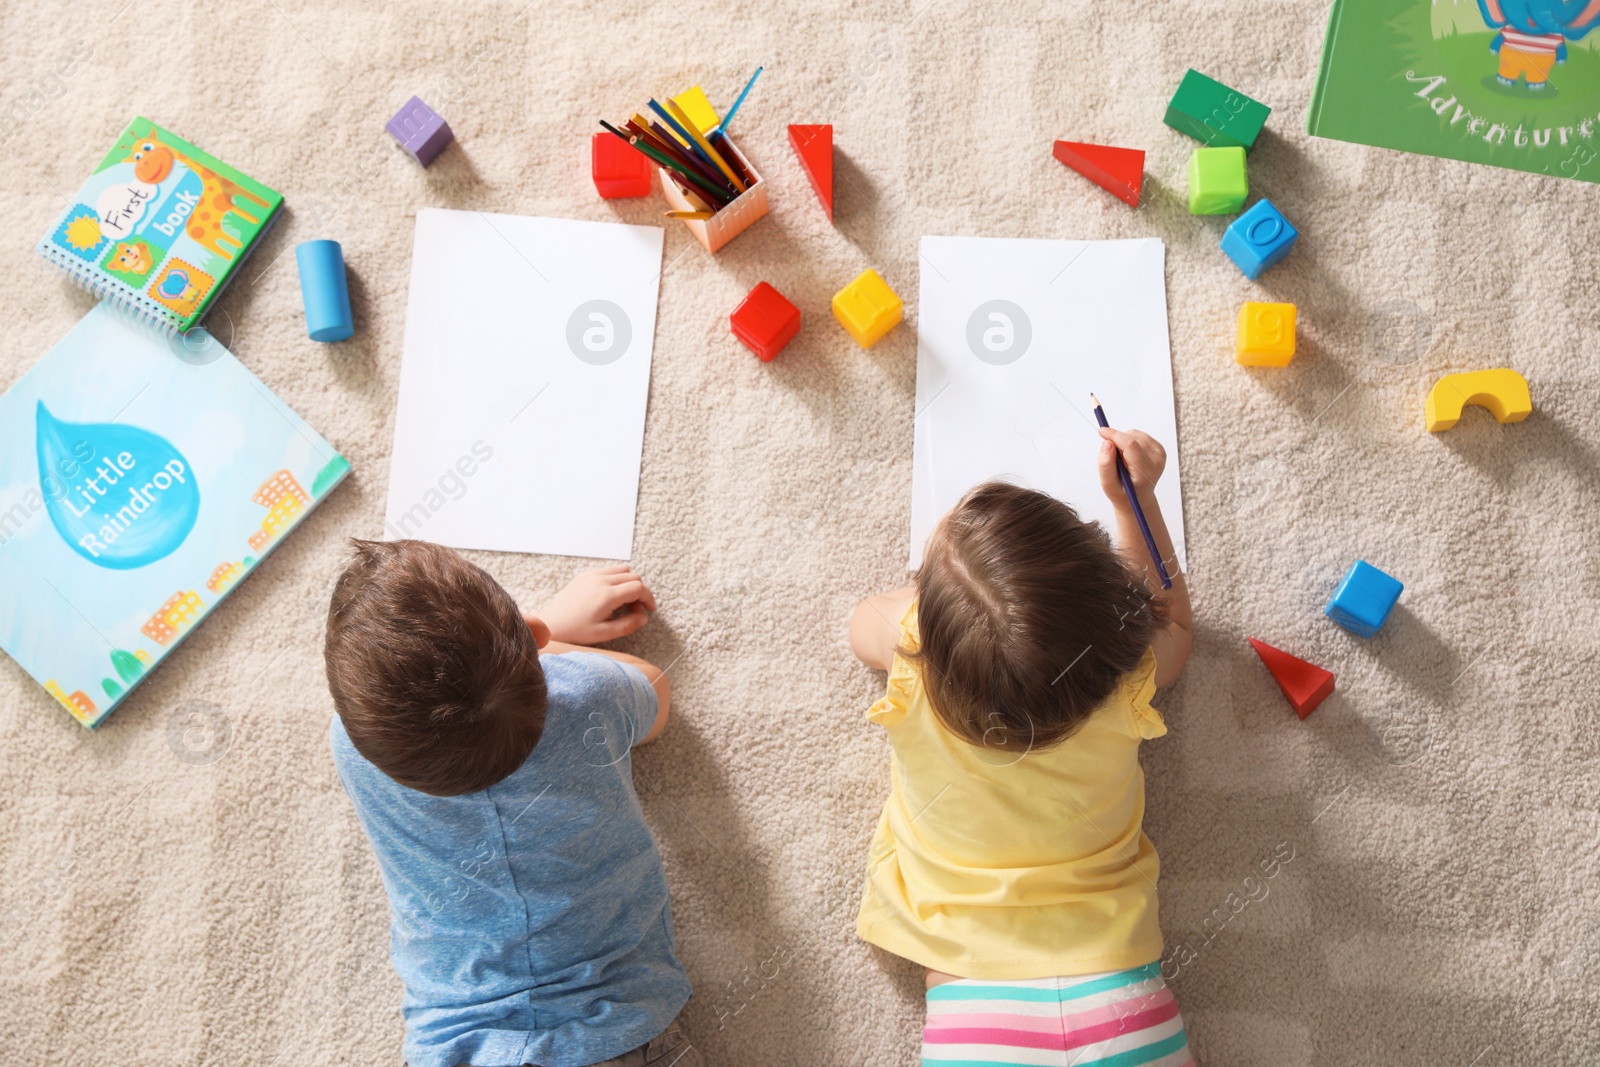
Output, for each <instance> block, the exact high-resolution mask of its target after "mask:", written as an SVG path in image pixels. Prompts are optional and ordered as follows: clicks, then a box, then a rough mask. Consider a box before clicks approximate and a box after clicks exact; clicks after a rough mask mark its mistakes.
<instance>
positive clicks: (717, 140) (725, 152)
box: [707, 130, 756, 185]
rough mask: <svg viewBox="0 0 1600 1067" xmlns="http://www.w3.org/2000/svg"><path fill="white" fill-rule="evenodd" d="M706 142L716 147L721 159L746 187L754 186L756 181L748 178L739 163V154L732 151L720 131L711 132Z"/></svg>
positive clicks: (744, 169)
mask: <svg viewBox="0 0 1600 1067" xmlns="http://www.w3.org/2000/svg"><path fill="white" fill-rule="evenodd" d="M707 140H709V141H710V142H711V143H712V144H714V145H716V146H717V151H718V152H721V153H722V158H723V159H724V160H726V161H727V163H728V166H730V167H732V168H733V169H734V172H735V173H737V174H738V175H739V177H740V178H741V179H743V180H744V183H745V184H746V185H754V184H755V183H756V180H755V179H754V178H752V177H751V176H750V171H749V170H748V169H747V168H746V167H745V165H744V164H743V163H740V162H739V154H738V153H737V152H735V151H734V150H733V146H732V145H731V144H729V143H728V139H727V138H726V137H724V136H723V135H722V131H721V130H713V131H711V133H710V134H709V135H708V136H707Z"/></svg>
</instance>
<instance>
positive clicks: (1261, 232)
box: [1222, 200, 1300, 281]
mask: <svg viewBox="0 0 1600 1067" xmlns="http://www.w3.org/2000/svg"><path fill="white" fill-rule="evenodd" d="M1299 239H1300V231H1299V230H1297V229H1295V228H1294V226H1293V225H1291V224H1290V222H1289V220H1288V219H1286V218H1284V217H1283V213H1282V212H1281V211H1279V210H1278V209H1277V208H1276V207H1273V206H1272V201H1270V200H1258V201H1256V203H1255V205H1254V206H1252V207H1251V208H1250V210H1249V211H1246V212H1245V213H1244V214H1243V215H1240V216H1239V217H1238V218H1236V219H1234V220H1233V222H1231V223H1229V224H1228V228H1227V229H1226V230H1224V231H1223V234H1222V250H1223V251H1224V252H1226V253H1227V254H1228V258H1229V259H1231V260H1233V265H1234V266H1236V267H1238V268H1239V269H1240V270H1241V271H1243V272H1244V276H1245V277H1246V278H1249V279H1250V280H1251V281H1255V280H1256V279H1257V278H1259V277H1261V274H1262V272H1263V271H1265V270H1266V269H1267V268H1268V267H1270V266H1272V265H1273V264H1274V263H1276V262H1278V260H1280V259H1282V258H1283V257H1284V256H1286V255H1288V254H1289V250H1290V249H1291V248H1293V247H1294V243H1295V241H1297V240H1299Z"/></svg>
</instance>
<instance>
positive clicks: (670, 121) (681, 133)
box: [646, 98, 711, 166]
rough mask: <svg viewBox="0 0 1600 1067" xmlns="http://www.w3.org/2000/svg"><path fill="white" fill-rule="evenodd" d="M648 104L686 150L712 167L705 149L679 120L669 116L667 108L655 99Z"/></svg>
mask: <svg viewBox="0 0 1600 1067" xmlns="http://www.w3.org/2000/svg"><path fill="white" fill-rule="evenodd" d="M646 103H647V104H649V106H650V110H651V111H654V112H655V113H656V114H657V115H660V116H661V121H662V122H665V123H666V124H667V128H668V129H670V130H671V131H672V132H673V133H675V134H677V135H678V139H679V140H680V141H682V142H683V146H684V147H685V148H687V149H688V150H689V151H691V152H693V153H694V154H695V155H697V156H699V157H700V158H701V159H703V160H704V161H705V162H706V165H707V166H710V165H711V157H710V156H709V155H707V154H706V153H705V151H704V150H703V149H701V147H700V145H699V144H697V143H696V142H695V139H694V138H693V137H690V136H689V131H688V130H686V129H684V128H683V126H682V124H681V123H679V122H678V120H677V119H675V118H673V117H672V116H671V115H669V114H667V109H666V108H664V107H662V106H661V105H660V104H658V103H657V102H656V101H655V99H654V98H652V99H650V100H648V101H646Z"/></svg>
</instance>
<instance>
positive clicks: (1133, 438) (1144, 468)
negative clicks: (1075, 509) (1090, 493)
mask: <svg viewBox="0 0 1600 1067" xmlns="http://www.w3.org/2000/svg"><path fill="white" fill-rule="evenodd" d="M1118 452H1120V453H1122V462H1123V465H1124V466H1126V467H1127V468H1128V477H1129V479H1130V480H1132V482H1133V491H1134V492H1136V493H1138V494H1139V495H1140V496H1141V497H1144V496H1148V495H1149V494H1150V493H1151V492H1152V491H1153V490H1154V489H1155V487H1156V482H1157V481H1159V480H1160V478H1161V472H1162V471H1164V470H1166V468H1167V450H1166V449H1164V448H1162V447H1161V442H1160V441H1157V440H1156V439H1155V438H1154V437H1151V436H1150V435H1149V434H1147V433H1145V432H1144V431H1143V430H1113V429H1107V428H1104V427H1102V428H1101V430H1100V488H1101V489H1103V490H1105V494H1106V496H1108V497H1110V498H1111V502H1112V503H1113V504H1122V505H1124V506H1126V505H1127V502H1128V495H1127V494H1126V493H1124V492H1123V491H1122V479H1121V478H1118V477H1117V453H1118Z"/></svg>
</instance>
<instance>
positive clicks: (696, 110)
mask: <svg viewBox="0 0 1600 1067" xmlns="http://www.w3.org/2000/svg"><path fill="white" fill-rule="evenodd" d="M672 102H673V103H674V104H677V105H678V106H679V107H681V108H683V113H684V114H685V115H688V116H689V121H690V122H692V123H694V125H695V129H697V130H699V131H700V132H701V133H703V134H707V135H709V134H710V133H711V131H712V129H713V128H714V127H716V126H720V125H721V124H722V119H721V118H720V117H719V116H718V115H717V109H716V108H714V107H712V106H711V101H709V100H707V99H706V94H705V91H704V90H703V89H701V88H700V86H698V85H696V86H693V87H692V88H689V89H685V90H684V91H683V92H681V93H679V94H678V95H677V96H675V97H673V98H672Z"/></svg>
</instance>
